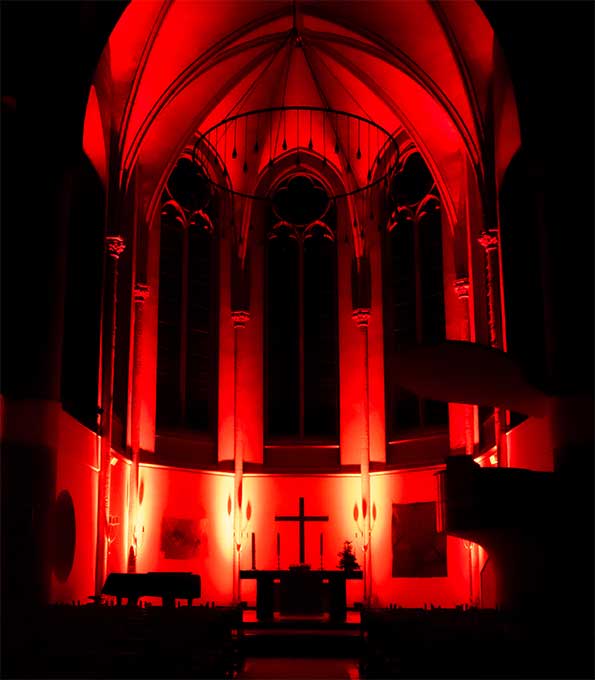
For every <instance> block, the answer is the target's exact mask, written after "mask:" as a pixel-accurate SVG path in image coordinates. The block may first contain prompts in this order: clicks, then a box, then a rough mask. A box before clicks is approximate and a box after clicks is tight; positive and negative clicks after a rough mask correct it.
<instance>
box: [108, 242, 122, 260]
mask: <svg viewBox="0 0 595 680" xmlns="http://www.w3.org/2000/svg"><path fill="white" fill-rule="evenodd" d="M125 248H126V244H125V242H124V239H123V238H122V237H121V236H106V237H105V249H106V251H107V254H108V255H109V256H110V257H112V258H113V259H114V260H118V259H119V258H120V255H121V254H122V253H123V252H124V250H125Z"/></svg>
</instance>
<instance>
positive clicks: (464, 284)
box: [454, 277, 475, 456]
mask: <svg viewBox="0 0 595 680" xmlns="http://www.w3.org/2000/svg"><path fill="white" fill-rule="evenodd" d="M454 288H455V292H456V294H457V297H458V299H459V301H460V303H461V307H462V311H463V314H462V317H461V319H462V323H461V338H462V339H463V340H466V341H467V342H469V340H471V327H470V320H469V279H468V278H467V277H463V278H460V279H456V280H455V282H454ZM463 416H464V422H465V453H466V454H467V455H468V456H472V455H473V453H474V451H475V423H474V420H475V407H474V406H473V405H472V404H464V405H463Z"/></svg>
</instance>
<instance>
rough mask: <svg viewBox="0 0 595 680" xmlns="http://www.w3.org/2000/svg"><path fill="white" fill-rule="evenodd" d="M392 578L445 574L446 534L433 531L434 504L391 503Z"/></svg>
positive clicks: (434, 519) (434, 526)
mask: <svg viewBox="0 0 595 680" xmlns="http://www.w3.org/2000/svg"><path fill="white" fill-rule="evenodd" d="M391 525H392V546H393V568H392V575H393V577H400V578H432V577H437V576H447V569H446V534H445V533H438V531H437V530H436V504H435V503H434V502H430V503H393V508H392V522H391Z"/></svg>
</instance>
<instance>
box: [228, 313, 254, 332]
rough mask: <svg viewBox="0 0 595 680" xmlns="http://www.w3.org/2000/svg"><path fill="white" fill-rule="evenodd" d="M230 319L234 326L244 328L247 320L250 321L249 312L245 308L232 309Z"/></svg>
mask: <svg viewBox="0 0 595 680" xmlns="http://www.w3.org/2000/svg"><path fill="white" fill-rule="evenodd" d="M231 321H232V323H233V327H234V328H246V325H247V323H248V321H250V312H249V311H247V310H245V309H235V310H232V311H231Z"/></svg>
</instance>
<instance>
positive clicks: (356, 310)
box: [352, 256, 372, 605]
mask: <svg viewBox="0 0 595 680" xmlns="http://www.w3.org/2000/svg"><path fill="white" fill-rule="evenodd" d="M353 264H354V268H353V270H352V287H353V289H352V304H353V312H352V316H353V320H354V321H355V325H356V326H357V328H358V329H359V330H360V331H361V333H362V338H363V344H364V347H363V349H364V366H363V370H364V413H363V417H364V428H363V441H362V447H361V451H360V476H361V503H362V505H361V507H362V522H363V551H364V565H363V571H364V574H363V576H364V603H365V604H366V605H369V604H370V600H371V597H372V551H371V538H372V526H371V522H370V513H371V510H372V505H371V503H370V500H371V499H370V357H369V338H368V328H369V325H370V302H371V276H370V274H371V272H370V262H369V260H368V258H367V257H365V256H363V257H361V258H359V259H357V260H355V261H354V263H353Z"/></svg>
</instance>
